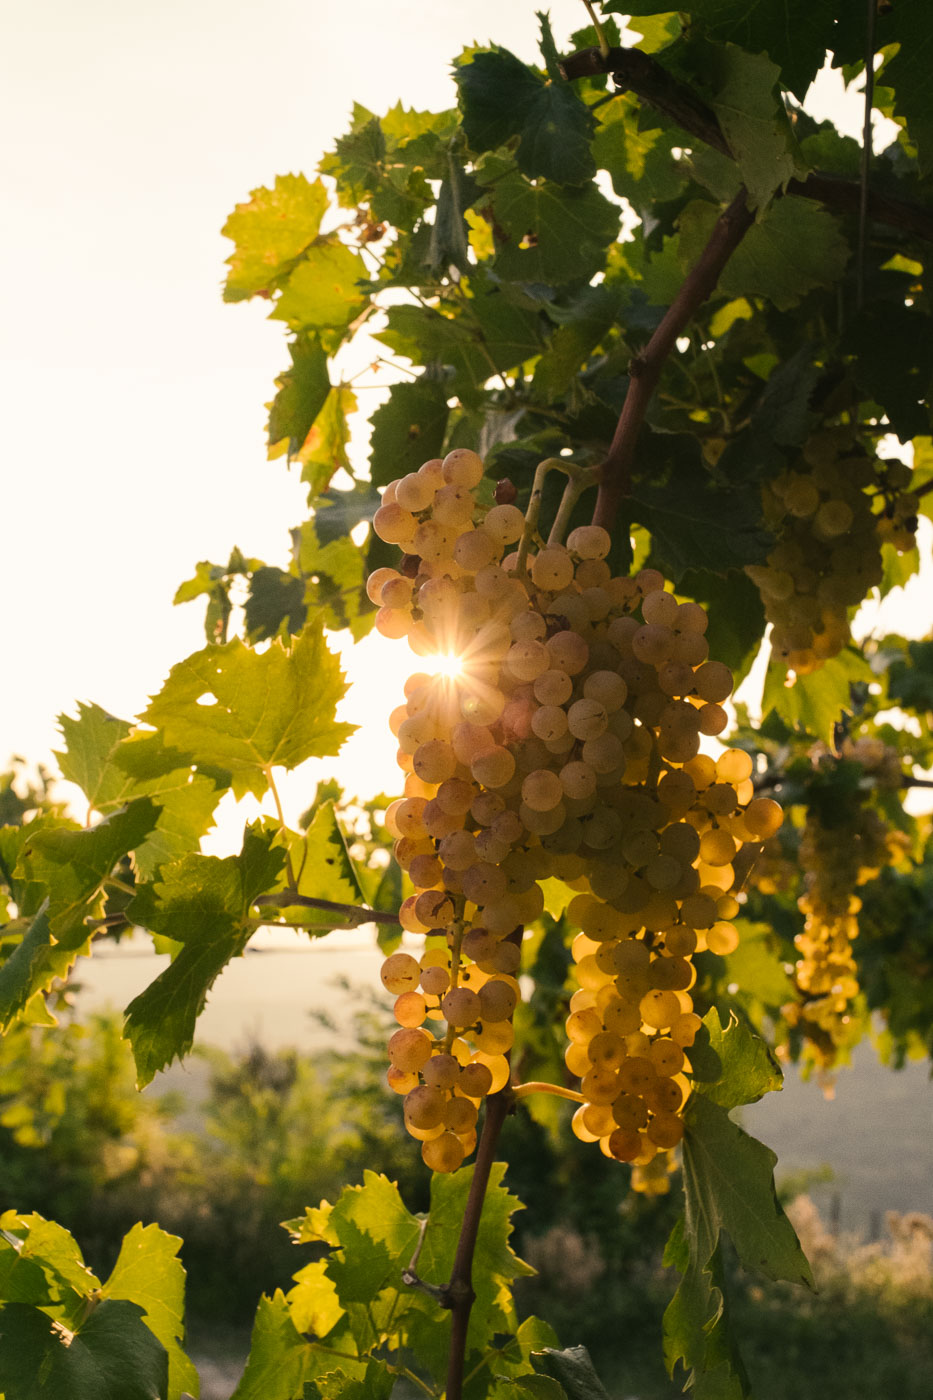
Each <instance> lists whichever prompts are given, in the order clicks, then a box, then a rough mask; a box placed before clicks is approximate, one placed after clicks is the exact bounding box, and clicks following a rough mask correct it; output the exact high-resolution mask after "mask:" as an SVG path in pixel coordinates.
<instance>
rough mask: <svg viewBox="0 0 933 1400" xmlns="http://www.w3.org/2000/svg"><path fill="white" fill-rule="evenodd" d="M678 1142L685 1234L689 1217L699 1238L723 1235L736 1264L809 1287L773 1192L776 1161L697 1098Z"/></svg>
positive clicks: (796, 1244)
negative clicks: (731, 1247)
mask: <svg viewBox="0 0 933 1400" xmlns="http://www.w3.org/2000/svg"><path fill="white" fill-rule="evenodd" d="M687 1116H688V1120H689V1126H688V1131H687V1135H686V1137H685V1139H684V1187H685V1191H686V1194H687V1234H688V1237H689V1234H690V1227H691V1215H692V1216H693V1217H694V1218H696V1217H702V1221H703V1227H702V1228H703V1233H704V1235H706V1236H708V1237H710V1238H716V1239H718V1236H719V1234H720V1232H721V1231H723V1230H724V1231H725V1232H726V1233H727V1234H728V1235H729V1238H730V1239H731V1240H732V1243H733V1245H734V1246H735V1250H736V1253H737V1254H738V1257H739V1260H740V1261H741V1263H742V1264H744V1265H745V1267H746V1268H748V1269H755V1270H757V1271H758V1272H759V1273H762V1274H764V1275H765V1277H766V1278H770V1279H774V1280H779V1279H785V1280H787V1281H788V1282H790V1283H805V1284H808V1285H812V1282H813V1279H812V1275H811V1273H810V1266H809V1264H808V1263H807V1260H806V1257H805V1255H804V1253H803V1250H802V1249H801V1248H800V1242H799V1240H798V1239H797V1236H796V1235H795V1234H794V1231H793V1227H792V1226H791V1223H790V1221H789V1220H788V1219H787V1216H786V1215H785V1214H784V1211H783V1210H782V1209H781V1206H780V1204H779V1202H778V1199H777V1195H776V1194H775V1190H774V1177H773V1170H774V1165H775V1163H776V1162H777V1156H776V1154H775V1153H774V1152H772V1151H771V1149H770V1148H769V1147H765V1145H764V1144H763V1143H760V1142H758V1141H757V1140H756V1139H755V1138H753V1137H750V1136H749V1135H748V1133H746V1132H744V1131H743V1130H742V1129H741V1128H739V1127H738V1126H737V1125H736V1124H735V1123H733V1122H732V1120H731V1118H730V1117H729V1115H728V1113H727V1112H726V1111H725V1109H724V1108H722V1107H720V1106H719V1105H718V1104H716V1103H714V1102H712V1101H711V1100H710V1099H709V1098H708V1097H706V1096H704V1095H703V1094H697V1095H695V1096H694V1098H693V1099H692V1100H691V1104H690V1108H689V1109H688V1113H687Z"/></svg>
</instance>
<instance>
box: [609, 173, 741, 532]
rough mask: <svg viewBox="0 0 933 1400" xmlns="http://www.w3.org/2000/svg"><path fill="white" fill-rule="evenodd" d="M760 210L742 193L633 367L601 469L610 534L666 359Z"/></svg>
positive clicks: (719, 222)
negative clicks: (756, 210) (750, 204)
mask: <svg viewBox="0 0 933 1400" xmlns="http://www.w3.org/2000/svg"><path fill="white" fill-rule="evenodd" d="M754 218H755V215H754V212H753V211H752V210H750V209H749V207H748V204H747V202H746V192H745V189H744V188H743V189H740V190H739V193H738V194H737V195H736V196H735V198H734V199H733V201H732V203H731V204H730V205H729V207H728V208H727V209H726V210H725V211H724V212H723V213H722V214H721V215H720V216H719V218H718V219H717V220H716V223H715V225H714V226H713V232H712V234H711V236H710V239H709V242H708V243H707V245H706V247H705V248H704V249H703V252H702V253H701V254H700V256H699V258H698V259H697V261H696V263H695V264H694V266H693V267H692V268H691V269H690V271H689V273H688V274H687V276H686V278H685V279H684V282H683V285H682V286H681V288H680V291H679V292H678V293H677V296H676V297H675V298H674V300H673V301H672V302H671V304H670V306H669V307H668V309H667V311H666V312H665V313H664V317H663V319H662V321H661V324H660V325H659V326H658V328H657V330H656V331H655V332H654V335H653V336H652V337H651V339H650V340H649V341H648V344H647V345H646V346H645V348H644V350H643V351H642V352H641V354H639V355H637V356H636V357H635V358H634V359H633V360H632V361H631V364H630V365H629V382H628V389H627V391H626V394H625V402H624V404H623V405H622V412H621V414H620V415H619V421H618V424H617V425H616V430H615V433H614V435H613V438H612V442H611V443H610V445H609V451H608V453H607V454H606V456H605V458H604V460H603V461H602V462H601V463H600V465H599V467H598V468H597V469H596V470H597V473H598V477H599V494H598V495H597V497H596V508H595V510H594V512H593V524H594V525H601V526H602V527H603V528H604V529H606V530H610V529H611V528H612V525H613V523H614V521H615V518H616V515H617V514H618V510H619V506H620V505H621V503H622V501H623V500H624V498H625V497H626V496H627V495H628V494H629V489H630V485H631V474H632V462H633V459H634V456H635V449H636V445H637V442H638V435H639V433H640V431H641V427H642V424H643V423H644V421H645V414H646V412H647V409H648V404H649V403H650V402H651V398H652V395H653V394H654V391H655V389H656V388H657V384H658V380H659V379H660V377H661V370H662V369H663V367H664V361H665V360H666V359H667V357H668V356H669V355H670V353H671V351H672V350H673V349H674V346H675V345H676V344H677V341H678V339H679V338H680V336H681V335H682V334H683V332H684V328H685V327H686V325H687V324H688V322H689V321H690V319H691V317H693V316H694V315H695V314H696V312H697V311H698V310H699V308H700V307H701V306H702V305H703V303H704V302H705V301H706V300H707V298H708V297H709V296H710V295H711V294H712V292H713V290H714V289H715V287H716V283H717V282H718V281H719V278H720V275H721V273H722V270H723V268H724V267H725V265H726V263H727V262H728V261H729V258H730V257H731V256H732V254H733V253H734V252H735V250H736V248H737V247H738V246H739V243H740V242H741V241H742V239H743V237H744V236H745V234H746V233H747V231H748V230H749V229H750V228H751V226H752V223H753V222H754Z"/></svg>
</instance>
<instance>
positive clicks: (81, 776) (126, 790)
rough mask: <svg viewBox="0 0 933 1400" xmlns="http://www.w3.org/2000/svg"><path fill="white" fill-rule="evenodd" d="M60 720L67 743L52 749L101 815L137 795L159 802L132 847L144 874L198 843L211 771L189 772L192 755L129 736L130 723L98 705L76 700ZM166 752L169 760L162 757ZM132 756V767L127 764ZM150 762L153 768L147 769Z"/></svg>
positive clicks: (211, 796)
mask: <svg viewBox="0 0 933 1400" xmlns="http://www.w3.org/2000/svg"><path fill="white" fill-rule="evenodd" d="M60 723H61V726H62V732H63V733H64V735H65V737H66V740H67V744H68V747H67V749H66V750H65V751H64V752H62V753H58V754H56V757H57V758H58V760H59V766H60V767H61V769H62V773H63V776H65V777H68V778H69V779H70V781H72V782H77V783H78V785H79V786H80V787H81V788H82V790H83V791H84V793H85V795H86V796H87V798H88V801H89V802H90V804H91V806H92V807H93V808H94V809H95V810H96V811H98V812H100V813H101V815H102V816H107V815H109V814H111V813H113V812H115V811H116V810H117V809H118V808H120V807H123V806H125V805H126V804H127V803H129V802H132V801H133V800H134V799H135V798H138V797H151V798H153V799H154V801H155V802H156V803H157V804H158V809H159V816H158V821H157V823H156V826H155V829H154V830H153V831H152V832H151V833H150V835H149V836H148V837H147V838H146V839H145V840H144V841H143V842H142V843H141V844H140V845H138V846H137V847H136V850H135V862H136V867H137V870H138V871H139V873H140V875H142V876H143V877H144V878H146V879H148V878H149V877H150V876H151V875H152V874H153V873H154V872H155V870H157V869H158V867H159V866H160V865H161V864H163V863H164V862H165V861H166V860H171V859H174V858H175V857H177V856H180V855H183V854H184V852H185V851H189V850H191V849H192V847H196V846H197V845H198V842H199V840H200V838H201V837H202V836H203V835H204V833H205V831H207V829H208V827H209V826H210V825H211V819H212V816H213V812H214V808H215V807H216V806H217V803H218V801H219V799H220V796H221V791H222V787H223V785H224V784H223V782H221V784H220V786H217V785H216V784H215V782H214V778H213V775H212V776H211V777H208V776H206V775H204V774H201V773H196V772H193V771H192V764H191V756H190V755H189V754H184V753H179V752H177V751H168V752H167V751H166V749H165V746H164V745H163V744H162V742H161V736H159V735H156V734H143V735H139V736H133V737H132V739H128V736H129V735H130V733H131V726H130V725H129V724H127V723H126V722H125V721H123V720H115V719H114V718H113V716H112V715H108V714H107V712H106V710H102V709H101V708H100V706H99V705H79V706H78V718H77V719H70V718H69V717H68V716H67V715H62V716H61V718H60ZM108 742H109V745H110V747H109V748H108V747H107V745H108ZM127 754H130V755H131V756H130V758H129V759H127V758H126V757H125V756H126V755H127ZM169 756H170V757H171V759H172V760H173V762H172V763H171V764H167V763H166V762H165V760H166V758H168V757H169ZM141 760H144V761H141ZM134 761H135V762H136V768H137V769H138V770H139V772H136V773H133V772H131V771H130V769H129V768H128V766H127V764H128V763H129V764H132V763H134ZM149 768H151V769H152V770H153V771H151V772H148V771H146V770H147V769H149Z"/></svg>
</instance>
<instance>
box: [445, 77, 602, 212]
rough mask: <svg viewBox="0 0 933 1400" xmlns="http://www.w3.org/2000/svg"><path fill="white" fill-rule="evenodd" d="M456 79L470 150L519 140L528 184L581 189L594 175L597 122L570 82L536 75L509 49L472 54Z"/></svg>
mask: <svg viewBox="0 0 933 1400" xmlns="http://www.w3.org/2000/svg"><path fill="white" fill-rule="evenodd" d="M454 78H455V80H456V83H457V87H458V89H459V93H460V108H461V111H462V113H463V130H464V132H465V133H466V138H467V141H468V142H469V144H470V148H471V149H472V150H474V151H476V152H478V153H479V152H483V151H493V150H495V149H496V148H497V147H499V146H504V145H506V143H507V142H509V141H511V140H513V139H514V138H517V139H518V149H517V151H516V154H515V159H516V162H517V164H518V168H519V170H520V171H521V172H522V174H523V175H526V176H527V177H528V179H530V180H536V179H545V180H555V181H557V182H558V183H559V184H564V185H581V184H583V183H584V182H585V181H587V180H589V179H591V178H592V176H593V175H594V174H595V173H596V167H595V165H594V163H593V157H592V155H591V153H590V138H591V137H592V134H593V129H594V126H595V122H594V120H593V117H592V114H591V113H590V111H589V109H588V107H587V106H586V104H585V103H584V102H583V101H582V99H581V98H580V96H579V94H578V93H577V91H576V89H575V88H574V87H573V86H572V85H571V84H570V83H565V82H561V81H560V80H558V81H556V82H554V81H551V80H549V79H544V78H542V77H540V76H539V74H537V73H535V72H534V71H533V70H532V69H530V68H528V67H526V66H525V64H524V63H522V62H521V60H520V59H518V58H516V57H515V55H514V54H511V53H509V51H508V49H495V50H493V51H492V52H490V53H478V54H476V55H475V57H474V58H473V60H472V61H471V62H470V63H464V64H461V65H460V66H459V67H457V68H456V69H455V70H454Z"/></svg>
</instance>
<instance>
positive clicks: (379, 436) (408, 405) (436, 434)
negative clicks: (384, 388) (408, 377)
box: [370, 377, 450, 486]
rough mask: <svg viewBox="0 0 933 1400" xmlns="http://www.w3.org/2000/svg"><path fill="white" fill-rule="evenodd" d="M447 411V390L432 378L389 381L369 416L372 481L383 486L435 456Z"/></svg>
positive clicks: (440, 440) (440, 446) (442, 439)
mask: <svg viewBox="0 0 933 1400" xmlns="http://www.w3.org/2000/svg"><path fill="white" fill-rule="evenodd" d="M449 412H450V410H449V409H448V407H447V394H446V392H445V390H444V388H443V386H442V385H441V384H439V383H437V381H436V380H433V379H427V378H424V377H422V378H421V379H417V380H415V381H414V383H411V382H406V383H403V384H393V385H392V388H391V389H390V390H389V397H388V399H387V400H386V402H385V403H384V404H382V405H381V406H380V407H379V408H377V409H376V411H375V413H374V414H373V415H372V418H371V419H370V422H371V424H372V438H371V439H370V479H371V480H372V483H373V485H374V486H385V485H386V483H387V482H389V481H393V480H395V478H396V477H400V476H405V474H406V473H407V472H414V471H417V470H418V468H419V467H420V466H421V464H422V462H426V461H428V459H429V458H431V457H437V456H439V455H440V454H441V449H442V447H443V445H444V433H445V431H446V428H447V418H448V415H449Z"/></svg>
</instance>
